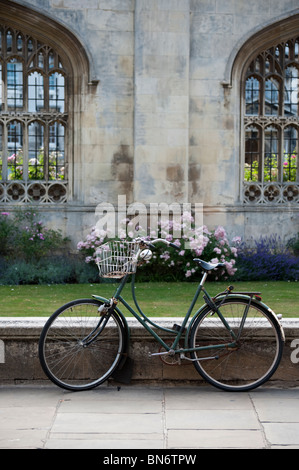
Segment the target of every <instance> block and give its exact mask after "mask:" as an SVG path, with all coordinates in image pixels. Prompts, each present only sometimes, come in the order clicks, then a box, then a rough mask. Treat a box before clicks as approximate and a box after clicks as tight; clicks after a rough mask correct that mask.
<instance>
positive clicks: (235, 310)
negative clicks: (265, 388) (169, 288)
mask: <svg viewBox="0 0 299 470" xmlns="http://www.w3.org/2000/svg"><path fill="white" fill-rule="evenodd" d="M247 305H248V300H246V299H244V298H234V299H229V298H228V299H226V300H225V302H224V303H223V304H222V305H221V307H220V312H221V313H222V315H223V317H224V318H225V319H226V321H227V323H228V324H229V326H230V328H231V330H232V331H233V336H234V337H233V336H232V334H231V333H230V332H229V330H228V329H227V328H226V327H225V326H224V324H223V322H222V321H221V319H220V318H219V317H218V315H217V313H213V312H212V311H211V310H210V309H209V308H208V307H207V308H206V309H205V310H204V311H203V312H202V313H201V314H200V315H199V316H198V318H197V319H196V320H195V323H194V325H193V327H192V329H191V334H190V348H198V347H202V348H204V349H202V350H200V351H195V352H192V353H191V357H192V359H193V360H194V366H195V368H196V370H197V371H198V372H199V373H200V375H201V376H202V377H203V378H204V379H205V380H207V382H209V383H210V384H212V385H214V386H215V387H218V388H220V389H222V390H229V391H247V390H251V389H253V388H256V387H258V386H260V385H262V384H263V383H265V382H266V381H267V380H268V379H269V378H270V377H271V376H272V375H273V374H274V372H275V371H276V369H277V367H278V365H279V362H280V360H281V356H282V351H283V344H284V338H283V334H282V332H281V329H280V326H279V323H278V321H277V320H276V319H275V318H273V315H272V314H271V313H269V312H268V310H267V309H266V308H264V307H263V306H262V305H260V304H258V303H257V302H255V301H254V300H252V302H251V305H250V307H249V310H248V313H247V317H246V320H245V323H244V325H243V326H242V324H241V320H242V316H243V314H244V311H245V308H246V306H247ZM234 338H235V339H234Z"/></svg>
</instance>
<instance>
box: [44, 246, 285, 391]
mask: <svg viewBox="0 0 299 470" xmlns="http://www.w3.org/2000/svg"><path fill="white" fill-rule="evenodd" d="M158 242H163V243H165V244H166V245H167V246H171V247H173V248H174V249H177V248H178V247H177V246H176V245H175V244H173V243H171V242H168V241H166V240H164V239H156V240H152V241H151V242H149V241H146V240H141V239H139V240H138V239H137V240H136V241H134V242H126V241H123V242H121V241H112V242H108V243H107V244H105V245H103V246H102V247H101V250H100V252H99V254H98V267H99V270H100V276H102V277H106V278H110V279H111V278H115V279H118V280H119V283H118V284H117V288H116V290H115V292H114V295H113V296H112V297H111V299H106V298H103V297H101V296H99V295H93V296H92V298H91V299H79V300H74V301H72V302H69V303H67V304H65V305H63V306H62V307H60V308H59V309H58V310H57V311H56V312H55V313H53V315H52V316H51V317H50V318H49V319H48V321H47V322H46V324H45V326H44V328H43V330H42V333H41V336H40V341H39V358H40V362H41V365H42V368H43V370H44V372H45V374H46V375H47V376H48V378H49V379H50V380H51V381H52V382H54V383H55V384H56V385H58V386H60V387H62V388H65V389H67V390H74V391H79V390H88V389H92V388H94V387H96V386H98V385H100V384H102V383H103V382H105V381H106V380H107V379H108V378H109V377H113V375H114V374H116V372H117V371H119V370H120V369H121V368H122V367H124V364H125V362H126V360H127V358H128V350H129V337H130V332H129V327H128V324H127V321H126V318H125V316H124V314H123V313H122V311H121V310H120V307H119V305H120V304H122V305H123V306H124V307H125V308H126V309H127V310H128V311H129V312H130V313H131V314H132V315H133V316H134V317H135V318H136V319H137V320H138V321H139V322H140V323H141V325H143V327H144V328H146V330H147V331H148V333H150V334H151V335H152V336H153V337H154V339H155V340H156V341H157V342H158V343H159V345H160V347H162V349H163V350H162V351H160V352H154V353H152V354H151V355H152V356H161V357H162V358H163V359H164V361H165V362H168V361H169V363H171V362H173V363H176V362H177V363H180V362H181V361H191V362H192V363H193V364H194V366H195V368H196V370H197V371H198V372H199V374H200V375H201V376H202V377H203V378H204V379H205V380H206V381H207V382H209V383H210V384H212V385H214V386H216V387H218V388H220V389H222V390H228V391H247V390H251V389H253V388H256V387H258V386H260V385H262V384H263V383H265V382H266V381H267V380H268V379H269V378H270V377H271V376H272V375H273V374H274V372H275V371H276V369H277V367H278V365H279V363H280V360H281V357H282V351H283V346H284V341H285V338H284V332H283V329H282V326H281V324H280V322H279V319H278V318H277V316H276V315H275V314H274V312H272V310H271V309H270V308H269V307H267V306H266V305H265V304H264V303H262V301H261V298H260V293H259V292H235V293H234V292H233V286H230V287H228V288H227V289H226V290H225V291H224V292H221V293H219V294H217V295H216V296H215V297H213V298H212V297H211V296H210V295H209V294H208V292H207V291H206V289H205V287H204V283H205V281H206V278H207V276H208V273H209V271H211V270H213V269H217V268H220V267H223V266H224V264H223V263H218V264H212V263H207V262H205V261H203V260H200V259H194V262H195V263H198V264H199V266H200V267H201V269H202V272H203V275H202V279H201V281H200V283H199V285H198V287H197V289H196V292H195V294H194V298H193V299H192V301H191V304H190V306H189V308H188V311H187V313H186V316H185V317H184V320H183V322H182V324H181V325H180V326H178V325H175V327H174V329H170V328H165V327H161V326H159V325H158V324H156V323H155V322H153V321H152V319H150V318H148V317H147V316H146V315H145V313H143V311H142V310H141V308H140V306H139V304H138V301H137V298H136V295H135V288H134V287H135V286H134V282H135V272H136V268H137V266H138V265H139V263H140V262H144V261H145V260H149V259H150V258H151V255H152V250H153V249H154V248H155V244H156V243H158ZM131 275H132V280H131V287H132V296H133V300H134V304H135V306H136V310H135V309H134V308H132V307H131V306H130V305H129V304H128V303H127V302H126V300H125V299H124V298H123V297H122V296H121V293H122V290H123V288H124V286H125V284H126V282H127V281H128V278H129V276H131ZM200 293H203V299H204V301H205V303H204V305H203V306H201V307H200V308H199V309H197V310H196V312H195V313H194V314H193V315H192V316H191V314H192V312H193V310H194V307H195V304H196V302H197V300H198V297H199V295H200ZM157 331H159V332H160V331H162V332H165V333H167V334H168V335H169V334H171V335H173V341H171V344H169V343H168V342H167V343H166V342H165V341H164V340H163V339H162V337H161V336H162V333H160V334H158V333H157Z"/></svg>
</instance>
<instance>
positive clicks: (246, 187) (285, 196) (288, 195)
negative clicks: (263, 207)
mask: <svg viewBox="0 0 299 470" xmlns="http://www.w3.org/2000/svg"><path fill="white" fill-rule="evenodd" d="M243 202H244V203H245V204H268V205H273V204H286V203H292V204H298V203H299V184H296V183H275V182H274V183H255V182H244V183H243Z"/></svg>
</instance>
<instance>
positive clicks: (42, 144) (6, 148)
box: [0, 25, 69, 203]
mask: <svg viewBox="0 0 299 470" xmlns="http://www.w3.org/2000/svg"><path fill="white" fill-rule="evenodd" d="M68 79H69V76H68V73H67V70H66V69H65V68H64V64H63V62H62V60H61V58H60V56H59V54H58V53H57V52H56V51H55V50H54V49H53V48H52V47H51V46H50V45H48V44H46V43H43V42H41V41H40V40H39V39H37V38H35V37H34V35H33V34H32V35H31V34H30V35H29V34H25V33H24V32H22V31H18V30H16V29H14V28H12V27H10V26H4V25H3V26H1V25H0V201H2V202H15V201H17V202H32V201H37V202H44V203H47V202H65V201H66V195H67V155H66V148H67V147H66V138H67V132H68V88H67V83H68Z"/></svg>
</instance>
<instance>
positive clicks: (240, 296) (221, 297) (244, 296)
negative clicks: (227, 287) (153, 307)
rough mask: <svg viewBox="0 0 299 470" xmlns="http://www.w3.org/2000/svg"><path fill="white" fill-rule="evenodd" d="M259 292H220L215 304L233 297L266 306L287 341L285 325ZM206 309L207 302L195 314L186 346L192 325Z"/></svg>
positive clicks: (189, 326) (189, 329) (186, 341)
mask: <svg viewBox="0 0 299 470" xmlns="http://www.w3.org/2000/svg"><path fill="white" fill-rule="evenodd" d="M255 294H256V295H257V297H256V298H254V299H253V296H255ZM259 294H260V293H257V292H256V293H254V292H242V293H237V292H234V293H233V294H228V295H227V294H226V293H224V292H223V293H220V294H218V295H217V296H216V297H217V299H216V297H214V299H215V300H216V302H215V304H216V306H218V305H219V304H221V302H222V301H223V300H224V299H225V298H226V299H229V298H230V299H231V298H235V299H244V300H248V301H250V302H251V304H252V305H258V306H259V307H262V308H264V309H265V310H267V312H268V313H269V314H270V315H271V317H272V319H273V322H275V323H276V324H277V325H278V327H279V329H280V331H281V334H282V338H283V341H285V333H284V330H283V326H282V324H281V322H280V319H279V317H278V316H277V315H276V313H275V312H273V310H272V309H271V308H270V307H269V306H268V305H266V304H264V303H263V302H262V301H261V300H260V299H261V297H259ZM204 309H210V307H209V305H207V304H204V305H202V306H201V307H200V309H199V310H197V312H196V313H195V314H194V315H193V317H192V319H191V321H190V323H189V325H188V328H187V331H186V335H185V347H186V348H187V347H188V338H189V334H190V332H191V329H192V326H193V324H194V322H195V320H196V319H197V317H198V316H199V315H200V314H201V313H202V312H203V311H204Z"/></svg>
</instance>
